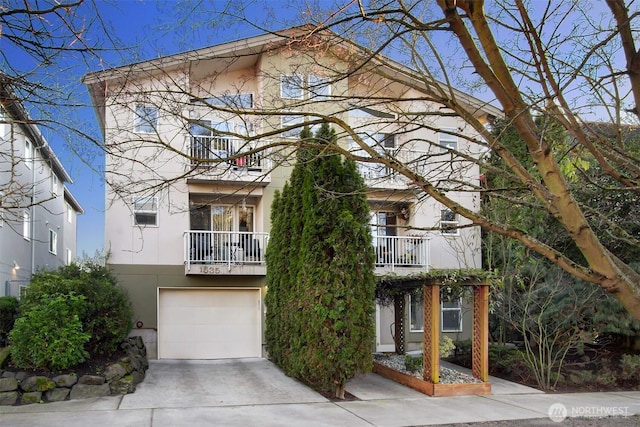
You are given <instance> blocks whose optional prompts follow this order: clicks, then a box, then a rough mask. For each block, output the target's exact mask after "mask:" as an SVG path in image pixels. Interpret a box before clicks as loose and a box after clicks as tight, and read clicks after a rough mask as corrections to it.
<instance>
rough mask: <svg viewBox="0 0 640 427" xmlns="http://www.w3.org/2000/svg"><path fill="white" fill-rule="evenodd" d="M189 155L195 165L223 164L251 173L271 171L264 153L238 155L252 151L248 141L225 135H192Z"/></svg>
mask: <svg viewBox="0 0 640 427" xmlns="http://www.w3.org/2000/svg"><path fill="white" fill-rule="evenodd" d="M189 147H190V148H189V155H190V156H191V159H192V160H191V163H192V164H194V165H202V166H207V165H208V164H209V165H211V166H216V165H218V164H220V163H223V164H224V165H225V166H231V167H233V168H234V169H244V170H249V171H266V170H268V169H269V162H268V159H267V156H265V154H264V153H263V152H258V153H251V154H247V155H240V156H239V155H238V154H239V153H241V152H242V151H248V150H251V147H250V146H248V145H247V143H246V141H244V140H242V139H240V138H232V137H228V136H224V135H216V136H196V135H191V137H190V144H189Z"/></svg>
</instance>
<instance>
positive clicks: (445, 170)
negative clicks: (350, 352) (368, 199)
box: [357, 149, 469, 190]
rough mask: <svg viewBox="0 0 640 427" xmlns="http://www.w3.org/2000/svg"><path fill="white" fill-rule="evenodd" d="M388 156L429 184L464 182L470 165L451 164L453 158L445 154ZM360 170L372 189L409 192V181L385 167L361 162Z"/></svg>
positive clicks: (407, 152)
mask: <svg viewBox="0 0 640 427" xmlns="http://www.w3.org/2000/svg"><path fill="white" fill-rule="evenodd" d="M385 153H386V154H387V155H388V156H390V157H393V158H395V159H396V160H398V161H399V162H400V163H402V164H404V165H405V166H407V167H408V168H409V169H411V170H413V171H415V172H416V173H418V174H419V175H421V176H423V177H424V178H425V179H427V180H436V179H439V180H443V179H444V180H446V179H461V178H462V176H463V172H464V170H465V168H468V165H469V163H468V162H467V163H463V162H460V161H456V162H452V161H451V155H450V154H448V153H446V152H442V151H435V150H433V151H421V150H408V149H385ZM465 165H466V166H465ZM357 168H358V172H359V173H360V176H362V178H364V181H365V185H366V186H367V187H369V188H379V189H392V190H406V189H407V188H409V187H410V186H411V181H410V180H409V179H408V178H406V177H405V176H402V175H399V174H398V173H396V172H395V171H394V170H392V169H390V168H389V167H387V166H386V165H384V164H380V163H365V162H358V163H357Z"/></svg>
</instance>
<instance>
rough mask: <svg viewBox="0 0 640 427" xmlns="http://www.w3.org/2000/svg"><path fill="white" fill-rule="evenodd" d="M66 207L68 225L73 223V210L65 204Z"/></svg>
mask: <svg viewBox="0 0 640 427" xmlns="http://www.w3.org/2000/svg"><path fill="white" fill-rule="evenodd" d="M66 205H67V222H68V223H69V224H72V223H73V208H72V207H71V205H70V204H69V203H67V204H66Z"/></svg>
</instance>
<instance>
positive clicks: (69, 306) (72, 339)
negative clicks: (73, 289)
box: [9, 293, 91, 370]
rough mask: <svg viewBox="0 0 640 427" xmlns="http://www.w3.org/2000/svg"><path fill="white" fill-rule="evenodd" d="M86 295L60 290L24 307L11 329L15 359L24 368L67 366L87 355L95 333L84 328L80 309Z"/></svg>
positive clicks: (13, 358)
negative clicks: (85, 330) (25, 308)
mask: <svg viewBox="0 0 640 427" xmlns="http://www.w3.org/2000/svg"><path fill="white" fill-rule="evenodd" d="M85 304H86V301H85V298H84V297H83V296H78V295H75V294H74V293H70V294H56V295H51V296H47V297H43V298H42V299H41V300H40V302H39V304H37V305H33V306H31V308H29V309H28V310H24V311H23V314H22V316H21V317H19V318H18V319H17V320H16V322H15V325H14V327H13V329H12V330H11V333H10V334H9V339H10V340H11V359H12V360H13V363H15V365H16V366H18V367H20V368H41V369H47V370H61V369H67V368H70V367H72V366H75V365H77V364H78V363H81V362H83V361H85V360H86V359H87V357H88V356H89V353H88V352H87V351H86V350H85V349H84V345H85V344H86V343H87V341H89V338H90V337H91V336H90V335H89V334H88V333H86V332H83V331H82V322H81V321H80V319H79V317H78V313H81V312H83V311H85V309H86V307H85Z"/></svg>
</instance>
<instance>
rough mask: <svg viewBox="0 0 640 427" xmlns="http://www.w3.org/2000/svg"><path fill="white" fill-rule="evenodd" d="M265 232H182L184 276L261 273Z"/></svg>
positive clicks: (264, 270)
mask: <svg viewBox="0 0 640 427" xmlns="http://www.w3.org/2000/svg"><path fill="white" fill-rule="evenodd" d="M268 241H269V233H252V232H245V231H185V233H184V260H185V274H186V275H193V274H199V275H209V276H216V275H250V276H264V275H265V274H266V271H267V270H266V264H265V259H264V253H265V249H266V248H267V243H268Z"/></svg>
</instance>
